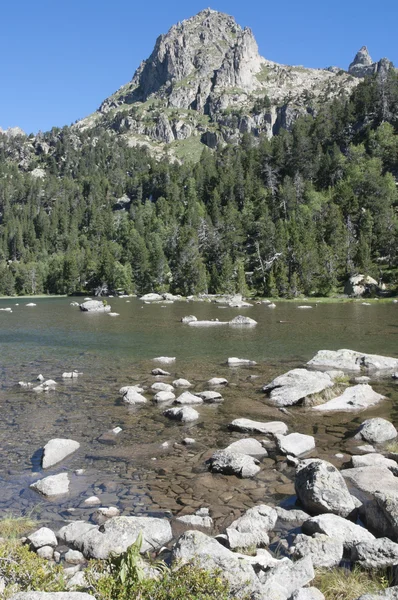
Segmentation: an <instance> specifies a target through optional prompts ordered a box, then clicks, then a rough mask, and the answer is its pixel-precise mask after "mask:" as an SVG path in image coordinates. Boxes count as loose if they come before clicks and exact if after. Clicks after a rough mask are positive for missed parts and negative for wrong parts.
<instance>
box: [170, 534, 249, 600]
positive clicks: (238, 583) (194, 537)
mask: <svg viewBox="0 0 398 600" xmlns="http://www.w3.org/2000/svg"><path fill="white" fill-rule="evenodd" d="M172 560H173V563H175V564H185V563H188V562H191V561H192V560H194V561H195V562H196V563H197V564H198V566H200V567H202V568H203V569H206V570H215V569H220V570H221V571H222V573H223V575H224V577H225V578H226V579H227V581H228V582H229V584H230V586H231V595H233V596H240V595H243V594H246V593H247V592H248V590H249V589H251V590H260V584H259V581H258V579H257V576H256V574H255V572H254V569H253V567H252V566H251V564H250V563H249V561H246V560H245V559H242V558H240V556H238V555H236V554H235V553H234V552H231V550H228V549H227V548H225V547H224V546H222V545H221V544H220V543H219V542H217V540H215V539H213V538H211V537H209V536H207V535H205V534H204V533H202V532H201V531H187V532H186V533H184V534H183V535H182V536H181V537H180V538H179V539H178V540H177V542H176V544H175V545H174V547H173V550H172Z"/></svg>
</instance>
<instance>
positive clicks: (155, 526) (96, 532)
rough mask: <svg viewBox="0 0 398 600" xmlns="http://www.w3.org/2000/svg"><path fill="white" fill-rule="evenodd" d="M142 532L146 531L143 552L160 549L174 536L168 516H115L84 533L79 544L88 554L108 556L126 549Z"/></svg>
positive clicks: (88, 555)
mask: <svg viewBox="0 0 398 600" xmlns="http://www.w3.org/2000/svg"><path fill="white" fill-rule="evenodd" d="M140 532H142V535H143V542H142V546H141V549H140V551H141V553H145V552H148V551H151V552H152V551H154V550H159V548H161V547H162V546H164V545H165V544H167V543H168V542H169V541H170V540H171V539H172V537H173V536H172V531H171V527H170V523H169V521H168V520H167V519H156V518H152V517H114V518H113V519H109V520H108V521H106V523H104V524H103V525H101V526H100V527H99V528H97V527H96V528H94V529H91V530H90V531H88V532H87V533H85V534H84V535H83V536H82V537H80V538H79V545H81V548H80V549H81V551H82V552H83V554H84V556H85V557H86V558H99V559H106V558H108V557H109V555H110V554H121V553H122V552H125V551H126V550H127V548H128V547H129V546H131V544H133V543H134V542H135V540H136V539H137V536H138V534H139V533H140Z"/></svg>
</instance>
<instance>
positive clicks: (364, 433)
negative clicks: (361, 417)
mask: <svg viewBox="0 0 398 600" xmlns="http://www.w3.org/2000/svg"><path fill="white" fill-rule="evenodd" d="M397 435H398V432H397V430H396V429H395V427H394V425H393V424H392V423H390V421H387V420H386V419H382V418H381V417H376V418H374V419H367V420H366V421H364V422H363V423H362V425H361V426H360V428H359V430H358V433H357V434H356V436H355V437H356V438H357V439H363V440H365V441H367V442H369V443H371V444H380V443H382V442H387V441H388V440H393V439H394V438H396V437H397Z"/></svg>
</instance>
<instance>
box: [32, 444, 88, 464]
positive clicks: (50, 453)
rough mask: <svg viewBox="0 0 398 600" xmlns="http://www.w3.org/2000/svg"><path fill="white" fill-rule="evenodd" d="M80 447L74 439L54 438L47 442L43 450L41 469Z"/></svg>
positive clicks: (55, 462)
mask: <svg viewBox="0 0 398 600" xmlns="http://www.w3.org/2000/svg"><path fill="white" fill-rule="evenodd" d="M79 448H80V444H79V442H75V441H74V440H68V439H62V438H54V439H52V440H50V441H49V442H47V444H46V445H45V446H44V450H43V458H42V461H41V465H42V467H43V469H49V468H50V467H52V466H53V465H56V464H57V463H59V462H61V460H63V459H64V458H66V457H67V456H69V455H70V454H73V453H74V452H76V450H78V449H79Z"/></svg>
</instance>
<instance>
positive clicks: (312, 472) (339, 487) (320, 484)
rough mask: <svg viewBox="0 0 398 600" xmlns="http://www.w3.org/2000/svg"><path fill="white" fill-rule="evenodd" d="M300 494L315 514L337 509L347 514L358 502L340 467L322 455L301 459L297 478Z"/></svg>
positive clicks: (340, 513)
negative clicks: (321, 456)
mask: <svg viewBox="0 0 398 600" xmlns="http://www.w3.org/2000/svg"><path fill="white" fill-rule="evenodd" d="M295 488H296V494H297V497H298V498H299V500H300V502H301V504H302V505H303V506H304V509H305V510H307V511H308V512H310V513H313V514H320V513H334V514H336V515H339V516H342V517H347V516H348V515H349V514H351V513H352V512H353V511H354V510H355V503H354V500H353V498H352V496H351V494H350V493H349V491H348V488H347V485H346V483H345V481H344V479H343V477H342V475H340V473H339V471H338V470H337V469H336V467H334V466H333V465H332V464H330V463H328V462H326V461H324V460H320V459H308V460H303V461H301V463H299V465H298V467H297V469H296V479H295Z"/></svg>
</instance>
